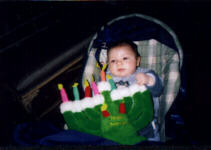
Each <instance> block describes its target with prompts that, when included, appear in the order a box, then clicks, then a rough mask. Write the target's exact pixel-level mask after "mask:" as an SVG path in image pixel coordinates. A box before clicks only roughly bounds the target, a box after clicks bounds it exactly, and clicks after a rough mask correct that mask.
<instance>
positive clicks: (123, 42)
mask: <svg viewBox="0 0 211 150" xmlns="http://www.w3.org/2000/svg"><path fill="white" fill-rule="evenodd" d="M119 46H130V47H131V49H132V51H133V52H134V53H135V55H136V57H139V56H140V54H139V53H138V48H137V45H136V44H135V43H134V42H132V41H130V40H121V41H116V42H112V43H110V44H109V45H108V52H107V55H108V54H109V52H110V50H111V49H112V48H114V47H119Z"/></svg>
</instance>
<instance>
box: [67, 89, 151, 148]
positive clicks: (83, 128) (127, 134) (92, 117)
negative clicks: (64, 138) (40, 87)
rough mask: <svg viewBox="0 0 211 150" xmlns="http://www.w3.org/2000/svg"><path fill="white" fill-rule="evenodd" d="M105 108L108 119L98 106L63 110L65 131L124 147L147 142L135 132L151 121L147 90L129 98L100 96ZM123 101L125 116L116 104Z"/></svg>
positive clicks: (106, 94) (105, 92)
mask: <svg viewBox="0 0 211 150" xmlns="http://www.w3.org/2000/svg"><path fill="white" fill-rule="evenodd" d="M101 94H102V95H103V96H104V98H105V103H106V104H107V105H108V108H107V111H108V112H109V113H110V116H108V117H104V116H103V115H102V112H101V106H102V104H100V105H97V106H95V107H94V108H87V109H85V110H83V111H81V112H74V113H73V112H71V111H65V112H64V113H63V116H64V119H65V121H66V123H67V126H68V129H73V130H77V131H80V132H85V133H89V134H93V135H96V136H100V137H104V138H106V139H109V140H112V141H114V142H117V143H120V144H124V145H134V144H136V143H139V142H141V141H144V140H147V138H145V137H143V136H139V135H138V133H137V131H139V130H141V129H142V128H144V127H146V126H147V125H148V124H149V123H150V122H151V121H152V119H153V103H152V99H151V95H150V93H149V91H148V90H146V91H144V92H143V93H141V92H136V93H135V94H134V95H133V96H132V97H124V98H123V99H120V100H116V101H112V99H111V96H110V91H103V92H102V93H101ZM122 102H124V104H125V108H126V113H125V114H121V113H120V112H119V104H120V103H122Z"/></svg>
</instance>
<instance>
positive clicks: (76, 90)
mask: <svg viewBox="0 0 211 150" xmlns="http://www.w3.org/2000/svg"><path fill="white" fill-rule="evenodd" d="M73 95H74V98H75V100H79V99H80V96H79V91H78V83H74V84H73Z"/></svg>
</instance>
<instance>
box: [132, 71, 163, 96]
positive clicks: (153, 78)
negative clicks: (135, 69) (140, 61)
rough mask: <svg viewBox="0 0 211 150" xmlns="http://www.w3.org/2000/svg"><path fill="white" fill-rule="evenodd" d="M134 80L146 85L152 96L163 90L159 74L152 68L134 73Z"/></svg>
mask: <svg viewBox="0 0 211 150" xmlns="http://www.w3.org/2000/svg"><path fill="white" fill-rule="evenodd" d="M136 82H137V84H139V85H146V86H147V88H148V89H149V90H150V92H151V94H152V96H154V97H157V96H160V95H161V93H162V90H163V83H162V81H161V79H160V78H159V76H158V75H157V74H156V73H155V72H154V71H152V70H150V71H147V72H145V73H143V72H140V73H137V74H136Z"/></svg>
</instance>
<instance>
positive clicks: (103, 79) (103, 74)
mask: <svg viewBox="0 0 211 150" xmlns="http://www.w3.org/2000/svg"><path fill="white" fill-rule="evenodd" d="M106 67H107V64H103V68H102V70H101V73H100V75H101V81H106V73H105V69H106Z"/></svg>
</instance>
